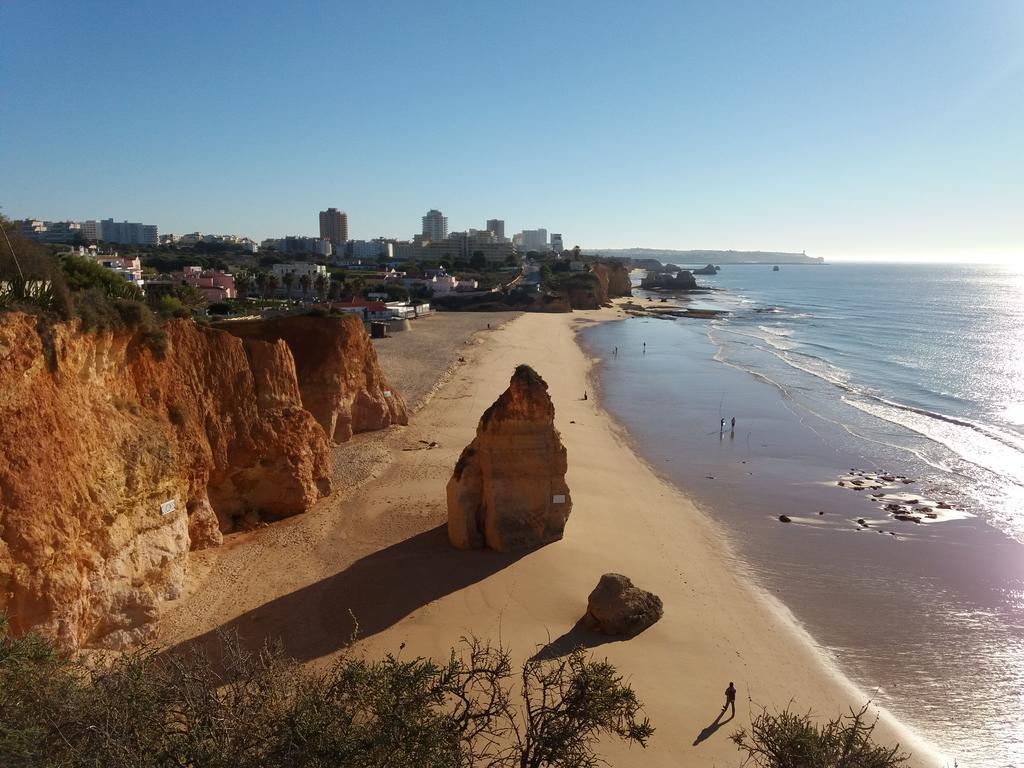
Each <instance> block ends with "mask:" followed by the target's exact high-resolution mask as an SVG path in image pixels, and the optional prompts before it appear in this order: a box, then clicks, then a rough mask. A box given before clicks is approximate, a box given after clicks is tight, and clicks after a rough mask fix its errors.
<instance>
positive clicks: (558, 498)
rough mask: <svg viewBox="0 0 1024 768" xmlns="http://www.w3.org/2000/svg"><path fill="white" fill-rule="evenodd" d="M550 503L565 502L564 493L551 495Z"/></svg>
mask: <svg viewBox="0 0 1024 768" xmlns="http://www.w3.org/2000/svg"><path fill="white" fill-rule="evenodd" d="M551 503H552V504H565V494H564V493H556V494H555V495H554V496H552V497H551Z"/></svg>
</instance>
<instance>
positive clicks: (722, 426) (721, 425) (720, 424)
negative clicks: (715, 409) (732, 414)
mask: <svg viewBox="0 0 1024 768" xmlns="http://www.w3.org/2000/svg"><path fill="white" fill-rule="evenodd" d="M723 432H725V416H723V417H722V419H721V421H719V422H718V434H722V433H723Z"/></svg>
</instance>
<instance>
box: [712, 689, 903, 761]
mask: <svg viewBox="0 0 1024 768" xmlns="http://www.w3.org/2000/svg"><path fill="white" fill-rule="evenodd" d="M867 711H868V704H865V705H864V706H863V707H861V708H860V709H859V710H857V711H854V710H853V709H851V710H850V714H849V715H847V716H840V717H837V718H834V719H832V720H830V721H828V722H827V723H826V724H824V725H816V724H815V723H813V722H812V721H811V716H810V714H809V713H808V714H804V715H797V714H794V713H793V712H790V711H789V709H788V708H787V709H784V710H783V711H782V712H778V713H774V714H773V713H770V712H768V711H767V710H765V709H762V710H761V713H760V714H759V715H757V717H755V718H754V720H753V722H752V723H751V724H750V731H749V732H748V731H747V730H746V729H745V728H741V729H740V730H739V731H737V732H736V733H734V734H733V735H732V737H731V738H732V740H733V742H735V744H736V746H737V747H739V749H740V751H741V752H746V753H747V760H746V762H751V763H752V764H753V765H754V766H755V768H900V767H901V766H904V765H906V764H907V761H908V760H909V759H910V756H909V755H907V754H905V753H903V752H900V746H899V744H896V745H895V746H893V747H883V746H880V745H878V744H875V743H874V742H873V741H872V739H871V735H872V732H873V731H874V730H875V723H876V722H877V718H876V720H874V721H872V722H870V723H869V722H868V720H867ZM746 762H745V763H744V764H746Z"/></svg>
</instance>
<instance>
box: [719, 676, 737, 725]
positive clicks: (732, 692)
mask: <svg viewBox="0 0 1024 768" xmlns="http://www.w3.org/2000/svg"><path fill="white" fill-rule="evenodd" d="M728 707H732V715H731V716H732V717H736V686H735V685H733V684H732V681H729V687H728V688H726V689H725V704H723V705H722V713H723V714H724V713H725V710H726V708H728Z"/></svg>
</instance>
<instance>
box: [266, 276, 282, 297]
mask: <svg viewBox="0 0 1024 768" xmlns="http://www.w3.org/2000/svg"><path fill="white" fill-rule="evenodd" d="M280 284H281V281H280V280H279V279H278V277H277V275H275V274H274V273H273V272H271V273H270V274H269V275H267V293H269V294H270V295H271V296H275V295H276V294H277V289H278V286H280Z"/></svg>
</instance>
